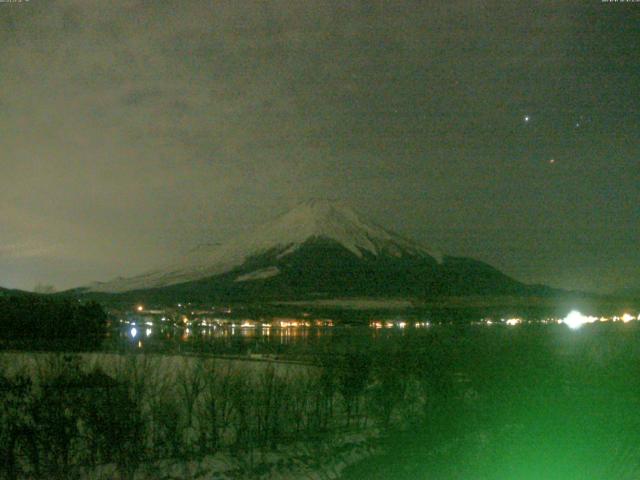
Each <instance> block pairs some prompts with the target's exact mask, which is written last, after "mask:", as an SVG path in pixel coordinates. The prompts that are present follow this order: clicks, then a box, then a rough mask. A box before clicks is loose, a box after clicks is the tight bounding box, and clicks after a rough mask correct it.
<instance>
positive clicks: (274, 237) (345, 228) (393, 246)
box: [85, 201, 529, 300]
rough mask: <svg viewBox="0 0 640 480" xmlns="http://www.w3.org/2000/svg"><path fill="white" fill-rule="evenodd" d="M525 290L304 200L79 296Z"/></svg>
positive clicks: (482, 267) (488, 270)
mask: <svg viewBox="0 0 640 480" xmlns="http://www.w3.org/2000/svg"><path fill="white" fill-rule="evenodd" d="M528 288H529V287H527V286H526V285H524V284H522V283H520V282H518V281H516V280H514V279H512V278H510V277H508V276H506V275H504V274H503V273H501V272H500V271H498V270H496V269H495V268H493V267H491V266H490V265H487V264H485V263H483V262H479V261H477V260H473V259H469V258H460V257H452V256H447V255H442V254H440V253H438V252H436V251H434V250H431V249H429V248H427V247H425V246H423V245H421V244H419V243H417V242H414V241H412V240H409V239H406V238H404V237H402V236H400V235H398V234H396V233H393V232H391V231H389V230H387V229H385V228H383V227H381V226H379V225H376V224H375V223H372V222H368V221H366V220H364V219H363V218H362V217H361V216H360V215H358V214H357V213H355V212H354V211H353V210H351V209H350V208H348V207H346V206H344V205H341V204H338V203H334V202H328V201H309V202H305V203H303V204H300V205H298V206H297V207H296V208H294V209H293V210H291V211H289V212H288V213H286V214H284V215H282V216H280V217H279V218H277V219H275V220H274V221H272V222H269V223H267V224H265V225H262V226H260V227H258V228H257V229H255V230H254V231H253V232H251V233H249V234H245V235H242V236H240V237H238V238H236V239H234V240H232V241H230V242H226V243H224V244H221V245H215V244H214V245H203V246H201V247H199V248H196V249H195V250H193V251H191V252H190V253H189V254H187V255H186V256H185V257H184V258H183V259H181V261H180V262H177V263H176V264H174V265H171V266H169V267H167V268H163V269H159V270H155V271H152V272H148V273H146V274H144V275H139V276H135V277H130V278H117V279H115V280H113V281H110V282H106V283H94V284H92V285H90V286H88V287H86V288H85V291H86V292H92V293H109V294H125V293H127V292H136V294H141V293H143V292H145V293H146V295H145V296H152V297H154V298H157V299H164V298H166V299H175V298H182V299H185V300H186V299H194V300H199V299H205V298H206V299H213V298H229V299H245V300H251V299H294V298H330V297H335V296H340V297H355V296H367V297H392V296H395V297H397V296H414V297H415V296H419V297H425V296H442V295H477V294H492V295H493V294H518V293H523V292H525V291H527V289H528Z"/></svg>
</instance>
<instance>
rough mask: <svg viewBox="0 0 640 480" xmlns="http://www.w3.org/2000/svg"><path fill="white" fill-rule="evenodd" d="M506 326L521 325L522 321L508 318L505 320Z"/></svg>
mask: <svg viewBox="0 0 640 480" xmlns="http://www.w3.org/2000/svg"><path fill="white" fill-rule="evenodd" d="M506 323H507V325H510V326H514V325H518V324H519V323H522V320H521V319H519V318H509V319H507V322H506Z"/></svg>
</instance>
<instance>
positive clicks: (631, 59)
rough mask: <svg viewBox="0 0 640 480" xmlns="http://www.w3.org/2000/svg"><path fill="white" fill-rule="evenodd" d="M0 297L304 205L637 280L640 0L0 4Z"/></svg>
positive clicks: (154, 254) (98, 276)
mask: <svg viewBox="0 0 640 480" xmlns="http://www.w3.org/2000/svg"><path fill="white" fill-rule="evenodd" d="M0 80H1V82H2V89H1V90H0V145H1V149H0V286H4V287H15V288H24V289H33V288H34V286H35V285H36V284H39V283H40V284H50V285H54V286H55V287H56V288H58V289H62V288H67V287H73V286H78V285H81V284H86V283H88V282H91V281H94V280H107V279H110V278H112V277H114V276H117V275H132V274H136V273H140V272H141V271H144V270H147V269H149V268H153V267H156V266H159V265H162V264H165V263H167V262H168V261H170V260H171V259H173V258H175V257H176V256H178V254H182V253H184V252H185V251H188V250H189V249H190V248H192V247H193V246H195V245H197V244H199V243H214V242H218V241H222V240H224V239H226V238H229V237H230V236H231V235H234V234H238V233H242V232H244V231H247V230H249V229H250V228H252V227H253V226H255V225H256V224H258V223H260V222H262V221H264V220H265V219H269V218H271V217H273V216H275V215H277V214H280V213H282V212H283V211H285V210H287V209H288V208H291V207H292V206H294V205H295V204H296V203H298V202H300V201H303V200H305V199H308V198H310V197H314V198H318V197H321V198H330V199H340V200H341V201H343V202H344V203H347V204H349V205H351V206H352V207H354V208H355V209H357V210H359V211H360V212H362V213H363V214H365V216H367V217H369V218H372V219H374V220H376V221H377V222H378V223H381V224H384V225H386V226H387V227H389V228H391V229H393V230H396V231H398V232H399V233H402V234H404V235H405V236H408V237H411V238H413V239H415V240H418V241H420V242H423V243H424V244H426V245H428V246H432V247H434V248H438V249H440V250H442V251H444V252H445V253H449V254H456V255H465V256H471V257H474V258H478V259H481V260H484V261H486V262H488V263H490V264H492V265H494V266H496V267H498V268H500V269H502V270H503V271H504V272H506V273H507V274H510V275H513V276H515V277H516V278H518V279H520V280H523V281H526V282H540V283H546V284H549V285H552V286H558V287H565V288H576V289H592V290H597V291H603V292H607V291H612V290H615V289H619V288H631V287H633V288H638V287H640V246H639V239H640V218H639V217H640V130H639V128H640V3H612V2H611V3H603V2H601V0H575V1H547V2H535V1H515V2H508V1H491V0H488V1H483V2H481V1H476V0H473V1H472V0H465V1H458V0H449V1H440V0H439V1H425V0H420V1H400V0H393V1H392V0H386V1H385V0H375V1H374V0H372V1H362V0H360V1H346V0H329V1H319V0H314V1H294V0H281V1H272V2H270V1H259V2H258V1H255V2H251V1H245V0H242V1H240V0H231V1H198V0H183V1H179V2H172V1H165V0H163V1H159V0H153V1H144V0H139V1H105V0H99V1H98V0H75V1H52V0H31V1H29V2H23V3H0Z"/></svg>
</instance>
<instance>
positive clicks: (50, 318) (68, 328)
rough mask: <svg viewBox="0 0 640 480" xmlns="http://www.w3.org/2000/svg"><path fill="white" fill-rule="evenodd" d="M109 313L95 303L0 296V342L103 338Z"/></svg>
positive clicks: (27, 296)
mask: <svg viewBox="0 0 640 480" xmlns="http://www.w3.org/2000/svg"><path fill="white" fill-rule="evenodd" d="M106 329H107V314H106V313H105V311H104V309H103V308H102V307H101V306H100V304H98V303H96V302H87V303H82V302H79V301H77V300H74V299H71V298H66V297H51V296H45V295H7V296H0V340H4V341H12V340H18V341H21V340H78V341H80V342H81V343H82V344H85V345H91V344H95V343H97V342H99V341H101V339H102V338H103V337H104V335H105V333H106Z"/></svg>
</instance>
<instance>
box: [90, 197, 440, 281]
mask: <svg viewBox="0 0 640 480" xmlns="http://www.w3.org/2000/svg"><path fill="white" fill-rule="evenodd" d="M312 239H323V240H329V241H333V242H336V243H337V244H339V245H341V246H342V247H344V248H345V249H347V250H349V251H350V252H351V253H353V254H354V255H355V256H357V257H360V258H362V257H363V255H365V254H367V255H372V256H378V255H382V254H385V255H391V256H396V257H401V256H404V255H409V256H419V257H433V258H435V259H436V260H438V261H440V259H441V256H440V255H439V254H435V253H433V252H431V251H429V250H427V249H426V248H424V247H422V246H421V245H419V244H417V243H416V242H413V241H411V240H407V239H405V238H402V237H401V236H399V235H396V234H395V233H392V232H390V231H388V230H386V229H384V228H383V227H380V226H378V225H376V224H374V223H371V222H368V221H365V220H364V219H362V217H361V216H360V215H358V214H357V213H356V212H354V211H353V210H352V209H350V208H348V207H346V206H344V205H342V204H340V203H338V202H332V201H327V200H311V201H307V202H304V203H301V204H299V205H298V206H296V207H295V208H293V209H292V210H290V211H288V212H287V213H285V214H283V215H281V216H280V217H278V218H276V219H275V220H274V221H272V222H270V223H266V224H264V225H261V226H259V227H258V228H256V229H255V230H254V231H253V232H251V233H249V234H245V235H242V236H240V237H238V238H235V239H233V240H231V241H229V242H226V243H223V244H222V245H212V246H210V247H202V246H201V247H200V248H197V249H196V250H193V251H192V252H190V253H189V254H188V255H186V256H185V257H184V258H183V260H181V261H180V262H178V264H176V265H173V266H170V267H167V268H164V269H161V270H158V271H154V272H149V273H147V274H144V275H140V276H137V277H132V278H128V279H118V280H114V281H111V282H107V283H102V284H97V285H96V284H93V285H91V287H90V289H91V290H92V291H102V292H123V291H129V290H136V289H144V288H154V287H161V286H167V285H173V284H178V283H184V282H188V281H193V280H198V279H202V278H207V277H211V276H214V275H219V274H222V273H226V272H229V271H231V270H233V269H234V268H236V267H239V266H241V265H242V264H243V263H244V262H245V261H246V260H247V259H248V258H251V257H255V256H257V255H260V254H263V253H266V252H278V258H282V257H286V256H287V255H290V254H292V253H293V252H295V251H296V250H297V249H299V248H300V247H301V246H302V245H303V244H305V242H307V241H309V240H312ZM268 272H270V275H269V276H271V275H276V274H277V269H270V270H268ZM252 278H256V279H257V278H267V277H265V276H261V275H258V274H256V276H252V275H251V274H249V275H244V276H243V277H242V280H248V279H252Z"/></svg>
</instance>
